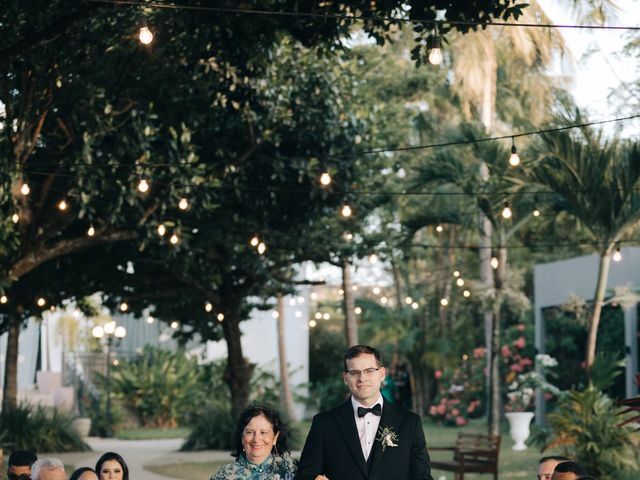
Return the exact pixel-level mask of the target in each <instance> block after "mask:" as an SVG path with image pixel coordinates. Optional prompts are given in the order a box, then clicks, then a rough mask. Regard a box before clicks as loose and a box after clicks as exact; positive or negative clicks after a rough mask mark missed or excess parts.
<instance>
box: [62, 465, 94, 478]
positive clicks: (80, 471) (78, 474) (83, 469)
mask: <svg viewBox="0 0 640 480" xmlns="http://www.w3.org/2000/svg"><path fill="white" fill-rule="evenodd" d="M84 472H93V473H96V471H95V470H94V469H93V468H91V467H80V468H78V469H77V470H75V471H74V472H73V473H72V474H71V476H70V477H69V480H78V479H79V478H80V477H81V476H82V474H83V473H84ZM97 476H98V474H97V473H96V477H97Z"/></svg>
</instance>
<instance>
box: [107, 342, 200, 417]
mask: <svg viewBox="0 0 640 480" xmlns="http://www.w3.org/2000/svg"><path fill="white" fill-rule="evenodd" d="M200 374H201V371H200V369H199V368H198V365H197V362H196V360H195V359H188V358H186V357H185V355H184V352H182V351H177V352H172V351H168V350H162V349H159V348H155V347H151V346H146V347H144V350H143V351H142V353H141V354H140V355H139V356H138V357H137V358H136V359H135V360H133V361H130V362H122V363H120V365H118V366H117V367H115V366H114V367H112V374H111V389H112V392H113V393H114V396H115V397H116V398H117V399H119V400H120V401H121V402H122V404H123V406H124V407H125V408H127V409H128V410H130V411H132V412H134V413H135V414H136V416H137V417H138V419H139V420H140V422H141V424H142V425H143V426H145V427H147V426H153V427H165V428H167V427H168V428H173V427H176V426H177V425H178V420H179V418H180V416H181V412H184V411H190V410H192V409H193V407H194V406H195V405H196V402H197V398H198V392H199V390H200Z"/></svg>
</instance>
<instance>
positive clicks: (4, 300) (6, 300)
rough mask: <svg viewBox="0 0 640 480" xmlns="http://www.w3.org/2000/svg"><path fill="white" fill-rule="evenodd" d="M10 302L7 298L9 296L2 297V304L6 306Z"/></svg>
mask: <svg viewBox="0 0 640 480" xmlns="http://www.w3.org/2000/svg"><path fill="white" fill-rule="evenodd" d="M8 301H9V299H8V298H7V296H6V295H2V296H1V297H0V303H3V304H4V303H7V302H8Z"/></svg>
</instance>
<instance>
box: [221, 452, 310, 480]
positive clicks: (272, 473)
mask: <svg viewBox="0 0 640 480" xmlns="http://www.w3.org/2000/svg"><path fill="white" fill-rule="evenodd" d="M297 470H298V467H297V463H296V461H295V460H294V459H293V458H291V456H290V455H287V454H284V455H283V456H280V455H269V456H268V457H267V459H266V460H265V461H264V462H262V463H261V464H260V465H256V464H255V463H251V462H250V461H249V460H247V457H245V456H244V453H243V454H241V455H240V456H239V457H238V459H237V460H236V461H235V462H233V463H230V464H228V465H225V466H224V467H222V468H221V469H220V470H218V473H216V474H215V475H213V476H212V477H211V480H293V479H294V477H295V475H296V471H297Z"/></svg>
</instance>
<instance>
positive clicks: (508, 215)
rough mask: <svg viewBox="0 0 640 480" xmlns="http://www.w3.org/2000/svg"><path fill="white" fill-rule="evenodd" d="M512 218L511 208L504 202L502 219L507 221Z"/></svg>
mask: <svg viewBox="0 0 640 480" xmlns="http://www.w3.org/2000/svg"><path fill="white" fill-rule="evenodd" d="M512 216H513V212H512V211H511V207H510V206H509V202H508V201H506V202H504V208H503V209H502V218H506V219H507V220H508V219H510V218H511V217H512Z"/></svg>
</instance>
